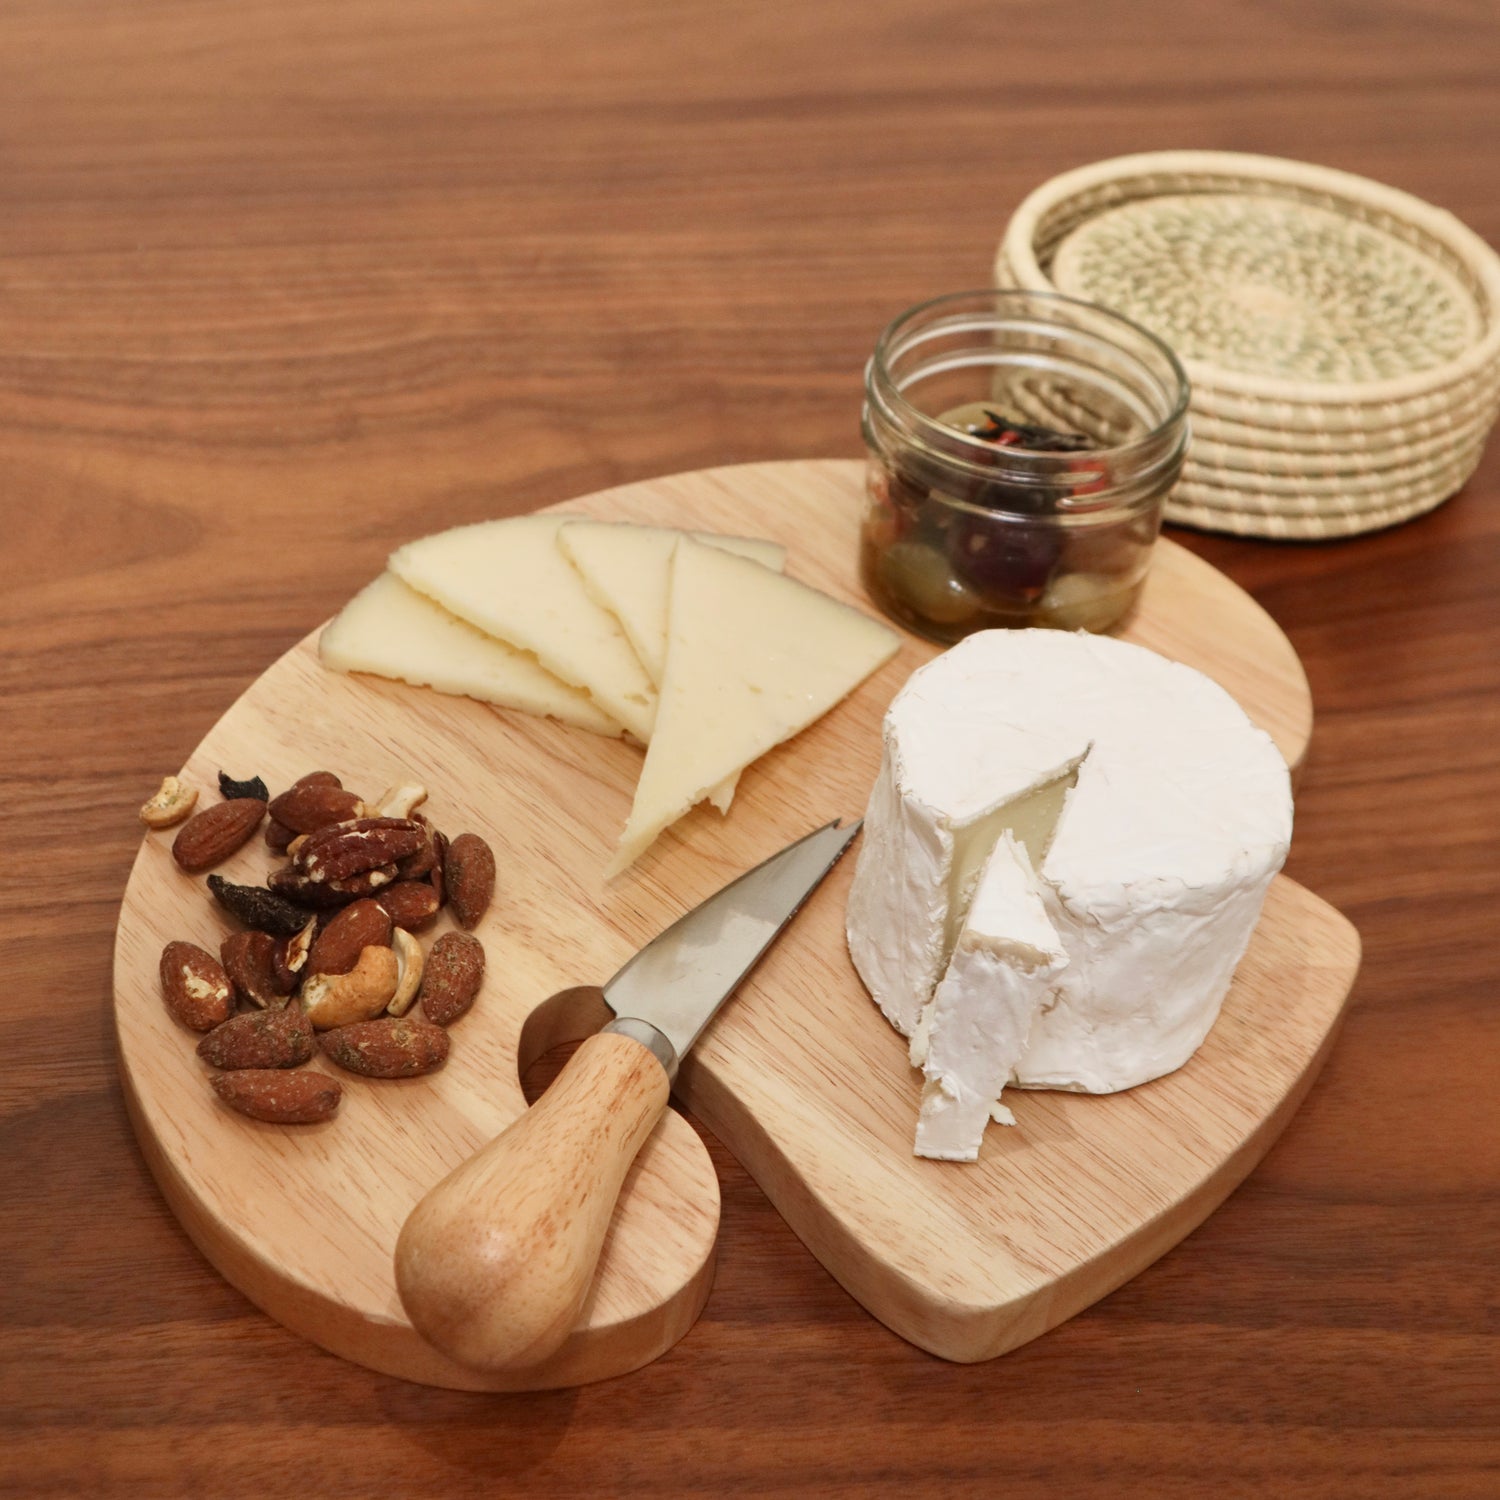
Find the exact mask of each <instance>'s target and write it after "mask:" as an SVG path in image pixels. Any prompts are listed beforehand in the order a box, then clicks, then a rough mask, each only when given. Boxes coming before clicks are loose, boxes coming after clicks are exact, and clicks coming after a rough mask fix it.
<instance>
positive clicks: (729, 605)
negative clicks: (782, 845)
mask: <svg viewBox="0 0 1500 1500" xmlns="http://www.w3.org/2000/svg"><path fill="white" fill-rule="evenodd" d="M668 619H669V626H668V632H667V660H666V669H665V671H664V672H663V674H662V684H661V701H660V704H659V707H658V712H657V728H656V733H655V735H654V736H653V738H652V741H651V745H650V747H649V748H648V750H647V752H646V763H645V765H644V766H643V767H642V768H641V779H640V781H639V782H638V783H637V785H636V790H635V803H634V805H633V806H632V807H631V809H630V818H629V820H628V822H627V823H626V826H625V832H624V834H623V835H622V836H621V839H620V847H619V849H618V851H617V853H616V855H615V860H614V863H613V865H612V866H611V867H610V870H609V872H608V873H609V874H611V875H614V874H617V873H618V872H619V871H621V870H623V869H624V868H626V866H628V865H630V864H631V863H633V862H634V860H635V859H636V858H637V857H638V856H639V855H640V854H641V853H642V851H643V850H644V849H645V848H646V847H647V846H648V845H649V844H650V843H651V842H652V840H654V839H655V838H656V836H657V835H658V834H659V833H660V832H661V831H662V830H663V829H664V828H666V827H667V825H668V824H670V823H674V822H676V820H677V819H678V818H680V817H681V816H682V815H683V814H684V813H685V812H687V811H688V810H689V809H690V808H691V807H693V806H694V805H695V804H696V803H698V802H701V801H702V800H703V799H704V798H705V797H706V796H707V795H708V793H709V791H710V790H711V789H712V788H713V787H715V786H717V785H718V784H719V783H720V782H721V781H723V780H724V778H725V777H726V776H730V775H732V774H733V773H734V772H736V771H739V770H742V769H743V768H744V767H745V766H747V765H749V764H750V762H751V761H753V760H755V759H756V758H757V757H758V756H760V755H764V754H765V752H766V751H767V750H769V749H771V748H772V746H774V745H779V744H780V743H781V742H782V741H783V740H787V739H790V738H791V737H792V736H793V735H794V734H796V733H797V732H798V731H799V730H801V729H805V728H806V727H807V726H808V725H809V724H811V723H812V722H813V721H814V720H815V719H818V718H821V717H822V715H823V714H825V713H827V711H828V710H829V709H830V708H832V707H833V705H834V704H835V703H837V702H838V701H839V700H840V699H841V698H843V697H844V696H845V695H846V694H848V693H849V692H851V691H852V690H853V689H854V688H855V687H857V686H858V685H859V683H861V682H862V681H863V680H864V679H865V678H866V677H868V676H869V674H870V673H871V672H873V671H874V670H875V669H876V668H877V667H879V666H880V665H881V664H882V663H883V662H885V661H888V660H889V659H890V658H891V657H892V656H893V655H895V653H896V649H897V647H898V646H899V645H900V641H899V639H898V638H897V636H896V635H895V633H894V632H893V631H890V630H887V629H886V628H885V626H883V625H879V624H877V623H876V622H875V621H874V620H872V619H870V618H869V617H868V616H866V615H862V614H860V612H859V611H858V610H855V609H850V608H849V606H848V605H846V604H840V603H839V602H838V601H837V600H835V599H830V598H829V597H828V596H827V595H826V594H820V593H819V592H818V591H817V590H816V589H812V588H809V587H808V586H807V585H806V584H803V583H798V582H796V581H795V580H793V579H790V578H784V577H783V576H782V575H781V574H779V573H773V572H771V571H770V570H769V569H768V568H764V567H762V566H761V565H760V564H759V563H757V562H752V561H751V560H750V559H749V558H745V557H735V556H734V555H733V554H731V553H728V552H723V551H721V550H720V549H719V548H717V547H705V546H703V545H702V543H700V542H695V541H694V540H693V539H692V538H691V537H686V536H685V537H683V538H682V540H681V541H679V542H678V544H677V550H676V553H675V556H674V559H673V564H672V590H671V605H670V610H669V615H668Z"/></svg>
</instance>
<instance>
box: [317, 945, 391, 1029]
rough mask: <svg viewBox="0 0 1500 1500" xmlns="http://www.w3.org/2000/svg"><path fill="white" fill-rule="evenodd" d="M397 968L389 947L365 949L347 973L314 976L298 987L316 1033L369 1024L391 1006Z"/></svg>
mask: <svg viewBox="0 0 1500 1500" xmlns="http://www.w3.org/2000/svg"><path fill="white" fill-rule="evenodd" d="M400 983H401V966H400V964H399V963H398V962H397V961H396V955H395V954H394V953H392V952H391V950H390V949H389V948H366V949H365V950H364V952H363V953H361V954H360V955H359V962H358V963H356V964H355V965H354V967H353V968H352V969H350V971H349V972H348V973H347V974H314V975H312V976H311V977H310V978H309V979H308V980H306V982H305V983H304V984H303V986H302V1008H303V1009H304V1010H305V1011H306V1012H307V1014H308V1016H309V1017H310V1018H311V1020H312V1023H313V1025H314V1026H316V1027H317V1028H318V1030H319V1031H330V1030H332V1029H333V1028H334V1027H335V1026H348V1025H350V1024H352V1023H353V1022H355V1021H373V1020H374V1019H375V1017H376V1016H378V1015H379V1014H380V1012H381V1011H383V1010H384V1009H385V1008H386V1006H387V1005H389V1004H390V1003H391V997H392V996H393V995H395V993H396V990H397V987H398V986H399V985H400Z"/></svg>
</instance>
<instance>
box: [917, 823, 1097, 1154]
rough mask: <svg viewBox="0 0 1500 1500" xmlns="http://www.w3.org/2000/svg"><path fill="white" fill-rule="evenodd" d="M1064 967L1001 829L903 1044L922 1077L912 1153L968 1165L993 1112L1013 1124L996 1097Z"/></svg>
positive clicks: (1018, 850)
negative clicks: (911, 1032)
mask: <svg viewBox="0 0 1500 1500" xmlns="http://www.w3.org/2000/svg"><path fill="white" fill-rule="evenodd" d="M1067 963H1068V958H1067V954H1065V953H1064V952H1063V948H1062V942H1061V939H1059V937H1058V935H1057V930H1056V929H1055V928H1054V927H1053V925H1052V923H1051V922H1050V921H1049V920H1048V917H1047V913H1046V910H1045V909H1044V908H1043V906H1042V901H1041V896H1040V894H1039V893H1038V890H1037V884H1036V877H1035V875H1034V874H1033V873H1032V868H1031V860H1030V859H1029V858H1028V857H1027V853H1026V850H1025V848H1024V847H1023V846H1022V845H1021V844H1019V843H1018V842H1017V841H1016V838H1015V835H1014V834H1013V833H1011V832H1009V831H1007V832H1005V833H1003V834H1002V835H1001V836H1000V839H999V842H998V843H996V844H995V846H994V848H993V850H992V851H991V853H990V857H989V862H988V863H987V864H986V865H985V867H984V873H983V874H982V875H981V876H980V879H979V883H978V885H977V886H976V887H975V890H974V894H973V898H972V900H971V901H970V902H969V910H968V915H967V917H966V918H965V919H964V923H963V926H962V928H961V929H960V930H959V933H958V937H957V940H956V941H955V943H954V945H953V955H952V957H951V958H950V959H949V961H948V967H947V970H946V972H945V973H944V975H943V978H942V980H941V982H940V983H939V984H938V987H937V989H936V991H935V992H934V994H933V997H932V1000H931V1002H930V1003H929V1004H928V1006H927V1008H926V1010H925V1011H924V1013H923V1015H922V1018H921V1020H920V1021H919V1022H918V1026H917V1033H916V1035H915V1036H914V1037H913V1038H912V1051H913V1054H914V1056H913V1061H914V1062H916V1063H917V1064H918V1065H919V1066H922V1067H923V1070H924V1072H925V1074H926V1082H925V1084H924V1085H923V1088H922V1108H921V1113H920V1114H919V1115H918V1116H917V1147H916V1150H917V1155H918V1156H933V1157H938V1158H939V1159H941V1160H945V1161H973V1160H974V1159H975V1158H976V1157H977V1156H978V1154H979V1142H980V1139H981V1138H982V1136H983V1135H984V1127H985V1124H986V1123H987V1122H988V1121H989V1119H990V1118H991V1117H992V1116H993V1117H994V1118H996V1119H1002V1120H1004V1121H1005V1122H1006V1123H1007V1124H1009V1123H1013V1120H1012V1117H1011V1115H1010V1111H1009V1110H1007V1109H1006V1108H1005V1106H1004V1105H1002V1104H1000V1103H999V1099H1000V1091H1001V1090H1002V1089H1003V1088H1004V1087H1005V1085H1006V1084H1007V1083H1009V1082H1010V1080H1011V1076H1012V1074H1013V1073H1014V1071H1015V1068H1016V1065H1017V1064H1018V1063H1019V1062H1020V1060H1021V1057H1022V1054H1023V1053H1024V1052H1025V1051H1026V1041H1027V1037H1028V1036H1029V1035H1030V1033H1031V1027H1032V1023H1033V1021H1034V1020H1035V1019H1036V1016H1037V1013H1038V1012H1039V1011H1040V1010H1041V1008H1042V1006H1043V1005H1045V1004H1046V1002H1047V1000H1048V999H1049V998H1050V996H1051V994H1052V981H1053V980H1054V979H1055V978H1056V977H1057V975H1058V974H1060V973H1061V972H1062V970H1063V969H1065V968H1066V967H1067ZM919 1039H920V1040H919ZM918 1054H920V1055H918Z"/></svg>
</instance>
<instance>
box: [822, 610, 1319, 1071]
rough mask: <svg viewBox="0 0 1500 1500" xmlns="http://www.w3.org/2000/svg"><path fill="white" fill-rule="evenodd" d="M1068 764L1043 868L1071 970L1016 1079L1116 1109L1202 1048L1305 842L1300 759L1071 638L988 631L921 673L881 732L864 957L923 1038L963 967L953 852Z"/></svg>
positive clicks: (864, 878)
mask: <svg viewBox="0 0 1500 1500" xmlns="http://www.w3.org/2000/svg"><path fill="white" fill-rule="evenodd" d="M1070 763H1071V764H1073V765H1076V767H1077V771H1076V776H1077V779H1076V784H1075V785H1074V787H1073V789H1072V791H1071V792H1070V793H1069V794H1068V797H1067V801H1066V803H1065V805H1064V807H1063V810H1062V813H1061V816H1060V819H1059V822H1058V824H1057V827H1056V831H1055V833H1054V835H1053V837H1052V839H1051V841H1050V844H1049V846H1048V847H1047V850H1046V854H1045V857H1044V858H1043V860H1042V862H1041V865H1040V869H1039V871H1038V876H1039V881H1038V891H1039V893H1040V896H1041V899H1042V900H1043V902H1044V904H1045V907H1046V911H1047V914H1048V917H1049V918H1050V920H1051V922H1052V924H1053V926H1054V928H1055V930H1056V932H1057V934H1058V937H1059V939H1060V940H1061V944H1062V947H1063V949H1064V951H1065V952H1066V954H1067V957H1068V964H1067V967H1066V968H1065V969H1064V970H1062V971H1061V973H1060V974H1058V975H1057V976H1056V978H1055V984H1054V994H1053V996H1052V997H1050V998H1049V1000H1048V1003H1047V1004H1046V1006H1045V1007H1044V1008H1042V1009H1041V1010H1040V1011H1039V1012H1038V1014H1037V1016H1036V1018H1035V1019H1034V1021H1033V1023H1032V1027H1031V1032H1030V1034H1029V1036H1028V1039H1027V1045H1026V1047H1025V1049H1024V1052H1023V1054H1022V1056H1021V1058H1020V1059H1019V1061H1018V1063H1017V1065H1016V1068H1015V1070H1014V1071H1015V1076H1016V1081H1017V1082H1018V1083H1020V1084H1022V1085H1023V1086H1029V1087H1047V1088H1070V1089H1078V1090H1084V1091H1087V1092H1091V1093H1108V1092H1112V1091H1114V1090H1117V1089H1123V1088H1129V1087H1132V1086H1133V1085H1135V1084H1138V1083H1142V1082H1145V1081H1147V1080H1148V1079H1150V1078H1155V1077H1158V1076H1160V1075H1161V1074H1163V1073H1166V1072H1170V1071H1171V1070H1172V1069H1173V1068H1176V1067H1179V1066H1181V1064H1182V1063H1183V1062H1185V1061H1186V1060H1187V1059H1188V1058H1189V1057H1190V1056H1191V1055H1192V1053H1193V1052H1194V1051H1195V1050H1196V1048H1197V1047H1198V1045H1199V1044H1200V1043H1201V1042H1202V1040H1203V1037H1204V1036H1206V1035H1207V1033H1208V1030H1209V1028H1210V1027H1211V1026H1212V1024H1213V1022H1214V1019H1215V1018H1216V1017H1217V1014H1218V1009H1219V1006H1220V1004H1221V1002H1222V1000H1223V997H1224V993H1225V991H1226V990H1227V988H1228V984H1229V980H1230V977H1231V976H1232V974H1233V970H1234V966H1235V964H1236V963H1237V962H1238V961H1239V958H1240V956H1241V955H1242V954H1243V952H1244V949H1245V947H1246V945H1247V944H1248V942H1249V939H1250V934H1251V931H1252V930H1253V928H1254V925H1255V922H1256V920H1257V918H1258V915H1259V912H1260V907H1261V903H1262V901H1263V899H1264V896H1265V892H1266V889H1267V887H1268V886H1269V884H1270V882H1271V879H1272V878H1273V877H1274V875H1275V873H1276V871H1277V870H1279V869H1280V867H1281V865H1282V862H1283V861H1284V859H1285V857H1286V852H1287V847H1288V844H1289V842H1290V839H1291V825H1292V803H1291V790H1290V782H1289V778H1288V775H1287V770H1286V765H1285V763H1284V761H1283V760H1282V758H1281V756H1280V754H1279V753H1278V751H1277V750H1276V747H1275V745H1274V743H1273V742H1272V741H1271V739H1270V737H1269V736H1268V735H1266V734H1264V733H1263V732H1262V731H1261V730H1259V729H1257V728H1255V727H1254V726H1253V725H1252V724H1251V723H1250V721H1249V720H1248V719H1247V718H1246V716H1245V714H1244V711H1243V710H1242V709H1241V708H1240V707H1239V705H1238V704H1236V703H1235V702H1234V700H1233V699H1232V698H1231V697H1230V696H1229V694H1228V693H1226V692H1225V691H1224V690H1223V689H1222V688H1220V687H1219V686H1218V685H1217V684H1216V683H1214V682H1212V681H1210V680H1209V679H1208V678H1207V677H1205V676H1203V675H1202V674H1201V673H1198V672H1195V671H1193V670H1192V669H1190V668H1188V667H1184V666H1181V665H1180V664H1177V663H1173V662H1169V661H1167V660H1166V659H1165V658H1163V657H1160V656H1157V655H1156V654H1155V653H1153V652H1150V651H1146V650H1145V649H1143V648H1141V647H1138V646H1132V645H1130V644H1128V643H1126V642H1123V641H1117V640H1114V639H1111V638H1109V637H1101V636H1089V635H1082V634H1078V635H1069V634H1065V633H1062V632H1055V631H987V632H983V633H980V634H978V635H974V636H971V637H969V638H968V639H967V640H966V641H964V642H962V643H961V644H960V645H958V646H956V647H954V648H953V649H952V650H951V651H948V652H946V653H945V654H944V655H942V656H940V657H938V658H936V659H935V660H934V661H932V662H930V663H929V664H928V665H927V666H925V667H923V668H922V669H920V670H919V671H918V672H916V673H914V674H913V675H912V677H911V679H910V680H909V681H908V682H907V684H906V686H905V687H904V688H903V689H902V691H901V693H900V694H899V695H898V696H897V698H896V700H895V702H894V703H893V704H892V705H891V708H890V711H889V713H888V714H887V717H886V724H885V731H884V755H883V761H882V766H881V772H880V777H879V780H878V781H877V783H876V787H875V790H874V793H873V794H872V796H871V800H870V805H869V810H868V813H867V816H866V825H865V838H864V843H863V848H862V849H861V852H860V855H859V861H858V865H857V868H856V873H855V878H854V883H853V887H852V890H851V894H850V899H849V908H848V933H849V944H850V952H851V955H852V956H853V959H854V963H855V966H856V968H857V969H858V970H859V972H860V974H861V977H862V978H863V979H864V981H865V984H866V986H867V987H868V988H869V990H870V992H871V994H872V995H873V996H874V998H875V999H876V1001H877V1002H878V1003H879V1004H880V1006H881V1009H882V1010H883V1011H884V1013H885V1014H886V1016H887V1017H888V1018H889V1019H890V1020H891V1022H892V1024H893V1025H895V1026H896V1027H897V1029H898V1030H900V1031H902V1032H903V1033H904V1034H906V1035H911V1034H912V1032H913V1030H914V1029H915V1027H916V1024H917V1021H918V1019H919V1018H920V1015H921V1011H922V1008H923V1006H924V1004H925V1001H926V997H927V996H929V995H930V994H931V993H932V991H933V989H934V988H935V986H936V983H937V980H938V977H939V973H940V970H941V966H942V964H943V963H944V962H945V961H946V959H947V953H946V951H945V949H946V945H947V937H946V935H945V932H944V927H945V924H946V925H947V927H948V929H949V931H950V932H951V926H952V921H951V915H950V914H949V913H948V911H947V886H948V882H949V879H950V875H951V870H952V865H953V860H954V843H955V839H956V838H958V837H961V836H962V832H963V830H965V829H972V828H974V827H976V826H980V825H981V823H982V821H983V820H985V819H988V820H989V823H988V825H985V826H990V827H993V825H994V820H995V819H996V818H1000V819H1002V820H1003V817H1004V807H1005V804H1007V803H1008V802H1010V801H1012V800H1013V799H1015V798H1017V797H1020V796H1021V795H1022V794H1023V793H1025V792H1026V791H1027V790H1028V789H1029V788H1033V787H1035V786H1036V785H1037V784H1038V783H1039V782H1040V781H1044V780H1046V779H1048V778H1056V777H1057V776H1058V775H1060V774H1061V773H1062V770H1063V768H1064V767H1065V766H1066V765H1068V764H1070Z"/></svg>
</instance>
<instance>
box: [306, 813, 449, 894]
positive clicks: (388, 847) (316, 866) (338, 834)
mask: <svg viewBox="0 0 1500 1500" xmlns="http://www.w3.org/2000/svg"><path fill="white" fill-rule="evenodd" d="M426 843H427V831H426V829H424V828H423V827H422V826H421V824H419V823H416V822H414V821H413V820H412V819H411V818H353V819H351V820H350V821H348V822H346V823H337V824H332V825H330V826H329V827H327V828H320V829H319V830H318V831H317V832H316V833H313V834H310V835H309V836H308V840H307V842H306V843H305V844H303V845H302V846H301V848H298V847H296V845H295V844H294V845H293V847H292V850H291V852H292V855H293V859H292V866H293V868H294V869H296V870H298V871H300V872H301V873H302V874H303V875H305V876H306V877H307V878H308V879H309V880H313V881H317V882H318V883H319V884H328V883H334V882H338V881H342V880H348V879H350V878H352V877H353V876H355V875H363V874H364V873H365V871H367V870H375V869H380V868H381V867H383V866H385V865H394V864H396V863H397V861H398V860H401V859H404V858H405V857H406V856H407V855H409V854H414V853H416V851H417V850H418V849H420V848H422V846H423V845H424V844H426Z"/></svg>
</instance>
